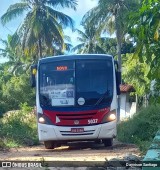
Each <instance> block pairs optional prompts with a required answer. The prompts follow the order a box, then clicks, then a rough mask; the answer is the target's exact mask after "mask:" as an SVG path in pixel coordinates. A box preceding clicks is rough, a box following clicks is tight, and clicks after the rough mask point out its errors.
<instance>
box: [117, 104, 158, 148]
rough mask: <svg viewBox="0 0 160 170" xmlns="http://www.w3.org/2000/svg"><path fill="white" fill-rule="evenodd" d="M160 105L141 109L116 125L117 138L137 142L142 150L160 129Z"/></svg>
mask: <svg viewBox="0 0 160 170" xmlns="http://www.w3.org/2000/svg"><path fill="white" fill-rule="evenodd" d="M159 122H160V105H158V104H157V105H152V106H149V107H147V108H144V109H142V110H141V111H139V112H138V113H136V114H135V115H134V116H133V117H132V118H130V119H128V120H127V121H123V122H121V123H120V124H119V125H118V127H117V132H118V140H119V141H122V142H127V143H135V144H137V145H138V146H139V147H140V149H141V150H142V151H146V150H147V149H148V147H149V146H150V144H151V142H152V140H153V138H154V136H155V134H156V132H157V131H158V130H159V129H160V123H159Z"/></svg>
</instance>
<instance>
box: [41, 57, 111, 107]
mask: <svg viewBox="0 0 160 170" xmlns="http://www.w3.org/2000/svg"><path fill="white" fill-rule="evenodd" d="M39 77H40V80H39V86H40V87H39V93H40V104H41V106H44V107H45V106H49V107H56V106H57V107H61V106H76V107H83V106H93V105H100V104H107V103H108V104H110V103H111V101H112V98H113V63H112V60H109V59H108V60H99V59H97V60H93V59H92V60H89V59H87V60H86V59H85V60H83V59H82V60H75V61H74V60H70V61H57V62H54V63H53V62H52V63H45V64H41V65H40V73H39Z"/></svg>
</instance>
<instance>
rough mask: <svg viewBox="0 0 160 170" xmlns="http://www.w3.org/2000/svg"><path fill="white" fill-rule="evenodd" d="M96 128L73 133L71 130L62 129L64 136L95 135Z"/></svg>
mask: <svg viewBox="0 0 160 170" xmlns="http://www.w3.org/2000/svg"><path fill="white" fill-rule="evenodd" d="M94 132H95V130H87V131H84V132H81V133H72V132H70V131H60V133H61V135H62V136H84V135H93V134H94Z"/></svg>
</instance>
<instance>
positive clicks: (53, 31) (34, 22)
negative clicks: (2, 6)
mask: <svg viewBox="0 0 160 170" xmlns="http://www.w3.org/2000/svg"><path fill="white" fill-rule="evenodd" d="M76 5H77V0H21V2H19V3H15V4H13V5H10V6H9V8H8V10H7V11H6V13H5V14H4V15H2V17H1V22H2V24H3V25H5V24H6V23H7V22H9V21H11V20H13V19H15V18H16V17H17V16H20V15H22V14H23V13H24V12H25V11H26V12H27V13H26V16H25V19H24V21H23V23H22V25H21V26H20V27H19V28H18V29H17V32H18V34H19V35H20V37H21V42H22V47H23V49H28V50H30V48H32V50H33V49H38V53H39V55H38V56H39V58H41V57H42V55H43V50H44V47H46V46H47V47H49V48H51V47H52V46H53V44H54V43H56V44H58V45H59V46H60V47H61V48H63V45H64V41H63V28H65V27H68V26H69V27H71V28H73V26H74V22H73V20H72V19H71V18H70V17H69V16H67V15H65V14H64V13H62V12H60V11H58V10H56V8H59V7H62V8H72V9H74V10H75V9H76Z"/></svg>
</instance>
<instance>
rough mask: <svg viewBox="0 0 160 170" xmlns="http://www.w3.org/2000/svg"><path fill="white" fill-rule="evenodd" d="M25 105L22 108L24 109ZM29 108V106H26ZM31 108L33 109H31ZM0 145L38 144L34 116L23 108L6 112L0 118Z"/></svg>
mask: <svg viewBox="0 0 160 170" xmlns="http://www.w3.org/2000/svg"><path fill="white" fill-rule="evenodd" d="M26 107H27V105H25V107H24V106H23V108H25V109H26ZM28 108H29V107H28ZM32 110H33V109H32ZM0 136H1V143H2V144H3V145H1V144H0V145H1V146H0V147H17V146H25V145H28V146H30V145H35V144H38V137H37V125H36V116H35V114H34V112H33V111H32V112H26V111H25V112H24V111H23V110H19V111H11V112H7V113H6V114H5V115H4V116H3V118H1V119H0Z"/></svg>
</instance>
